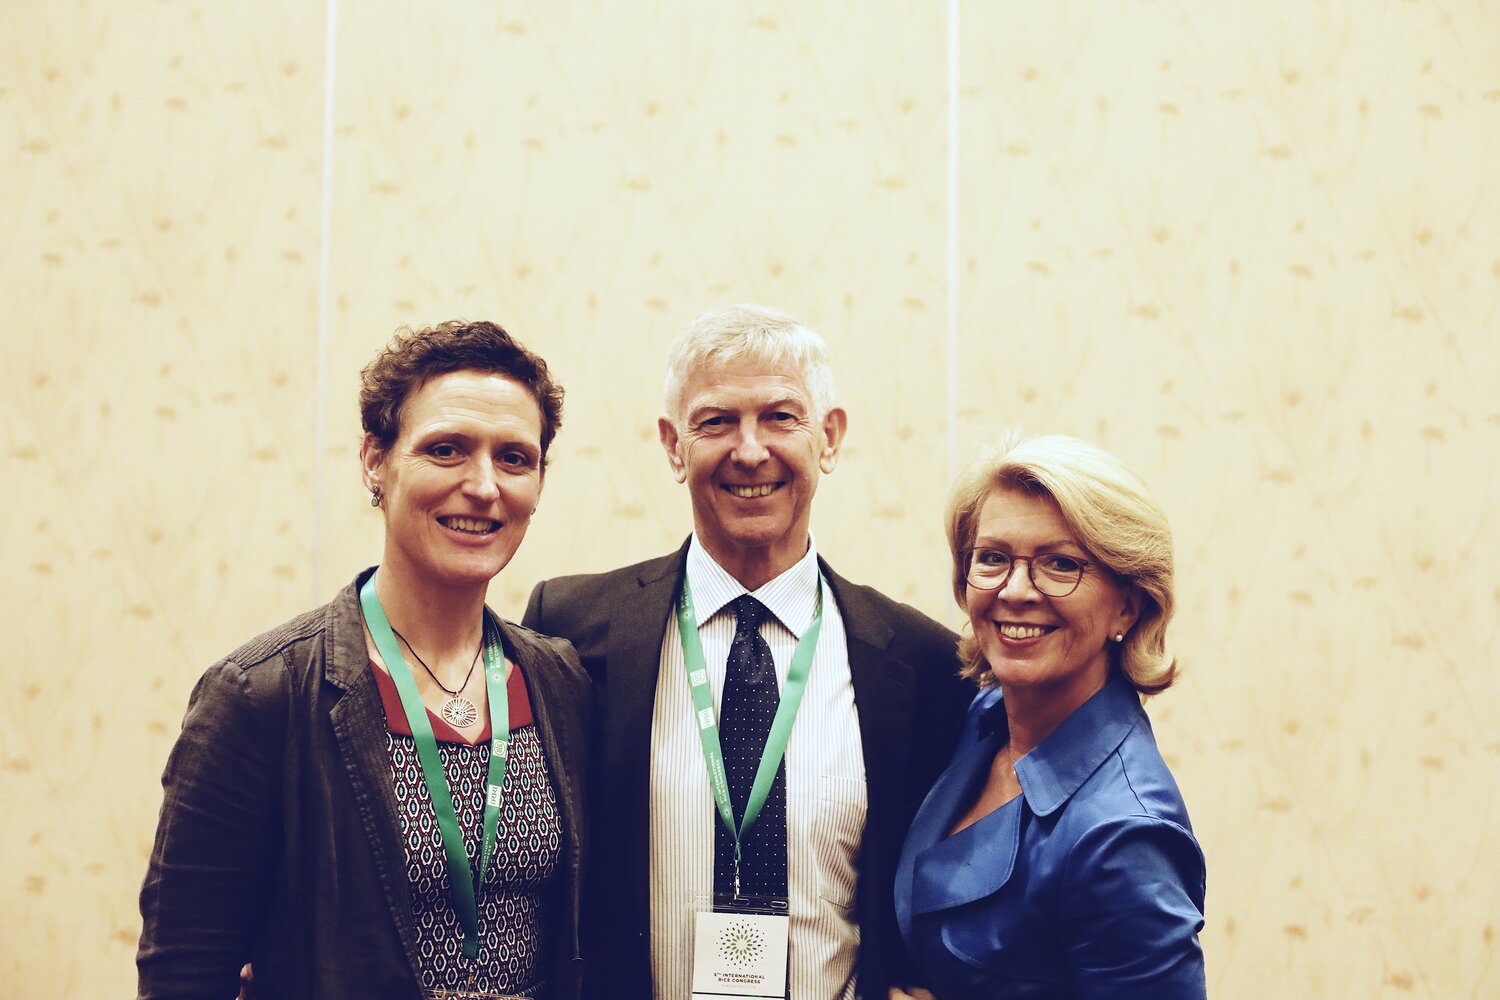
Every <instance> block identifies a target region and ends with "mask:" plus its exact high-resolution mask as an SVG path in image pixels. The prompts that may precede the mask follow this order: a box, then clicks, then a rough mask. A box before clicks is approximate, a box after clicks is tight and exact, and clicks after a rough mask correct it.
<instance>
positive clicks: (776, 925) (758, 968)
mask: <svg viewBox="0 0 1500 1000" xmlns="http://www.w3.org/2000/svg"><path fill="white" fill-rule="evenodd" d="M695 916H696V917H697V923H696V925H695V926H694V928H693V1000H713V998H715V997H763V998H765V997H774V998H775V1000H784V998H785V997H786V935H787V925H788V921H787V918H786V917H773V916H764V915H761V914H756V913H707V912H704V911H701V910H700V911H698V913H696V914H695Z"/></svg>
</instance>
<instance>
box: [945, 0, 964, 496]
mask: <svg viewBox="0 0 1500 1000" xmlns="http://www.w3.org/2000/svg"><path fill="white" fill-rule="evenodd" d="M959 2H960V0H948V343H947V361H948V391H947V403H948V406H947V413H946V422H947V427H946V432H947V444H948V449H947V462H946V471H947V475H946V477H945V478H944V486H945V487H946V485H947V484H948V483H951V482H952V481H953V476H954V474H955V472H956V471H957V467H958V269H959V257H958V255H959V245H958V175H959V170H958V126H959V113H958V112H959V107H958V97H959V94H958V81H959V67H958V13H959V10H958V7H959Z"/></svg>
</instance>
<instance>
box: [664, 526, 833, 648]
mask: <svg viewBox="0 0 1500 1000" xmlns="http://www.w3.org/2000/svg"><path fill="white" fill-rule="evenodd" d="M687 579H688V584H689V585H690V586H691V587H692V588H693V610H694V611H696V612H697V614H698V621H697V623H696V624H697V625H698V627H699V628H702V627H703V623H704V622H706V621H708V620H709V619H710V618H712V617H713V616H714V615H716V614H718V613H719V612H720V611H723V610H724V608H725V606H726V605H727V604H729V602H731V601H733V600H734V599H735V598H737V597H739V596H740V595H742V594H750V595H751V596H752V597H754V598H755V599H756V600H758V601H760V603H762V604H764V605H765V606H766V607H767V608H768V609H769V610H770V612H771V614H773V615H775V616H776V620H777V621H779V622H781V624H782V625H784V626H786V629H787V631H789V632H791V633H792V635H793V636H795V637H797V638H799V639H800V638H802V633H803V632H804V631H806V629H807V627H808V626H809V625H811V624H812V619H813V613H814V612H815V611H816V610H817V598H818V586H819V579H820V577H819V573H818V545H817V542H816V541H814V539H813V537H812V535H811V534H809V535H808V536H807V552H806V553H805V554H804V555H803V556H802V558H801V559H799V560H797V561H796V562H795V563H793V564H792V565H791V566H790V567H788V568H787V569H785V570H783V571H782V573H781V574H780V575H779V576H777V577H776V578H775V579H772V580H769V581H767V582H766V583H765V584H764V585H763V586H761V587H760V588H759V589H757V590H753V591H750V590H746V589H745V587H744V585H743V584H741V583H740V582H739V581H738V580H736V579H735V578H734V577H733V576H731V575H730V574H729V571H728V570H726V569H725V568H724V567H723V566H720V565H719V564H718V562H717V561H716V560H715V559H714V557H713V556H711V555H709V553H708V550H707V549H706V548H704V547H703V545H702V543H700V542H699V541H698V533H697V532H696V531H695V532H693V537H692V541H690V542H689V543H688V554H687Z"/></svg>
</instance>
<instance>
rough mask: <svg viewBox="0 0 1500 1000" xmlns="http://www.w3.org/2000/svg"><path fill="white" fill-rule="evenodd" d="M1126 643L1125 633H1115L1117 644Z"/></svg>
mask: <svg viewBox="0 0 1500 1000" xmlns="http://www.w3.org/2000/svg"><path fill="white" fill-rule="evenodd" d="M1124 641H1125V633H1124V632H1116V633H1115V642H1124Z"/></svg>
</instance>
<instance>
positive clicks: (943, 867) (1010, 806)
mask: <svg viewBox="0 0 1500 1000" xmlns="http://www.w3.org/2000/svg"><path fill="white" fill-rule="evenodd" d="M999 746H1000V737H998V736H988V737H986V738H984V739H982V740H980V741H979V742H978V743H977V744H970V745H969V746H968V747H967V748H966V750H965V752H964V754H963V755H962V757H960V758H959V759H958V760H956V761H954V763H953V766H952V767H950V768H949V769H948V770H947V771H945V772H943V775H942V777H940V778H938V780H937V783H936V784H935V785H933V786H932V791H931V792H929V793H928V795H927V800H926V801H925V802H923V803H922V808H921V810H919V811H918V813H917V818H916V820H915V821H914V822H913V823H912V829H911V833H910V834H909V835H908V837H907V850H908V851H909V852H910V853H911V854H912V856H913V857H914V860H913V863H912V871H911V902H910V904H909V905H910V908H911V912H912V913H914V914H916V913H930V912H932V911H933V910H945V909H949V908H950V907H954V906H962V905H963V904H965V903H972V902H973V901H974V900H976V899H983V898H984V897H986V896H989V895H992V894H993V893H995V892H996V891H997V890H998V889H999V888H1000V887H1001V886H1003V885H1004V884H1005V883H1006V882H1007V881H1008V880H1009V879H1010V874H1011V871H1012V870H1013V869H1014V868H1015V861H1016V850H1017V847H1018V845H1019V843H1020V834H1021V809H1022V806H1023V804H1024V799H1023V797H1021V796H1017V797H1016V798H1015V799H1012V800H1011V801H1010V802H1008V803H1006V804H1005V805H1003V806H1001V807H1000V808H999V809H997V810H995V811H994V812H992V813H990V814H989V815H988V816H985V817H984V818H982V819H980V820H979V821H978V822H977V823H974V824H973V825H971V826H969V827H967V828H965V829H964V830H962V831H960V832H959V833H956V834H954V835H953V836H951V837H949V836H947V835H946V834H947V832H948V828H949V827H950V826H951V825H952V824H953V820H954V818H955V817H956V816H957V815H958V812H959V810H960V809H962V808H963V806H964V804H965V803H966V802H968V801H970V800H971V799H972V798H973V797H974V791H975V789H976V787H977V786H979V785H980V784H983V782H984V780H985V777H986V776H987V775H988V773H989V769H990V763H991V762H992V761H993V760H994V759H995V753H996V751H997V750H998V749H999Z"/></svg>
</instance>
